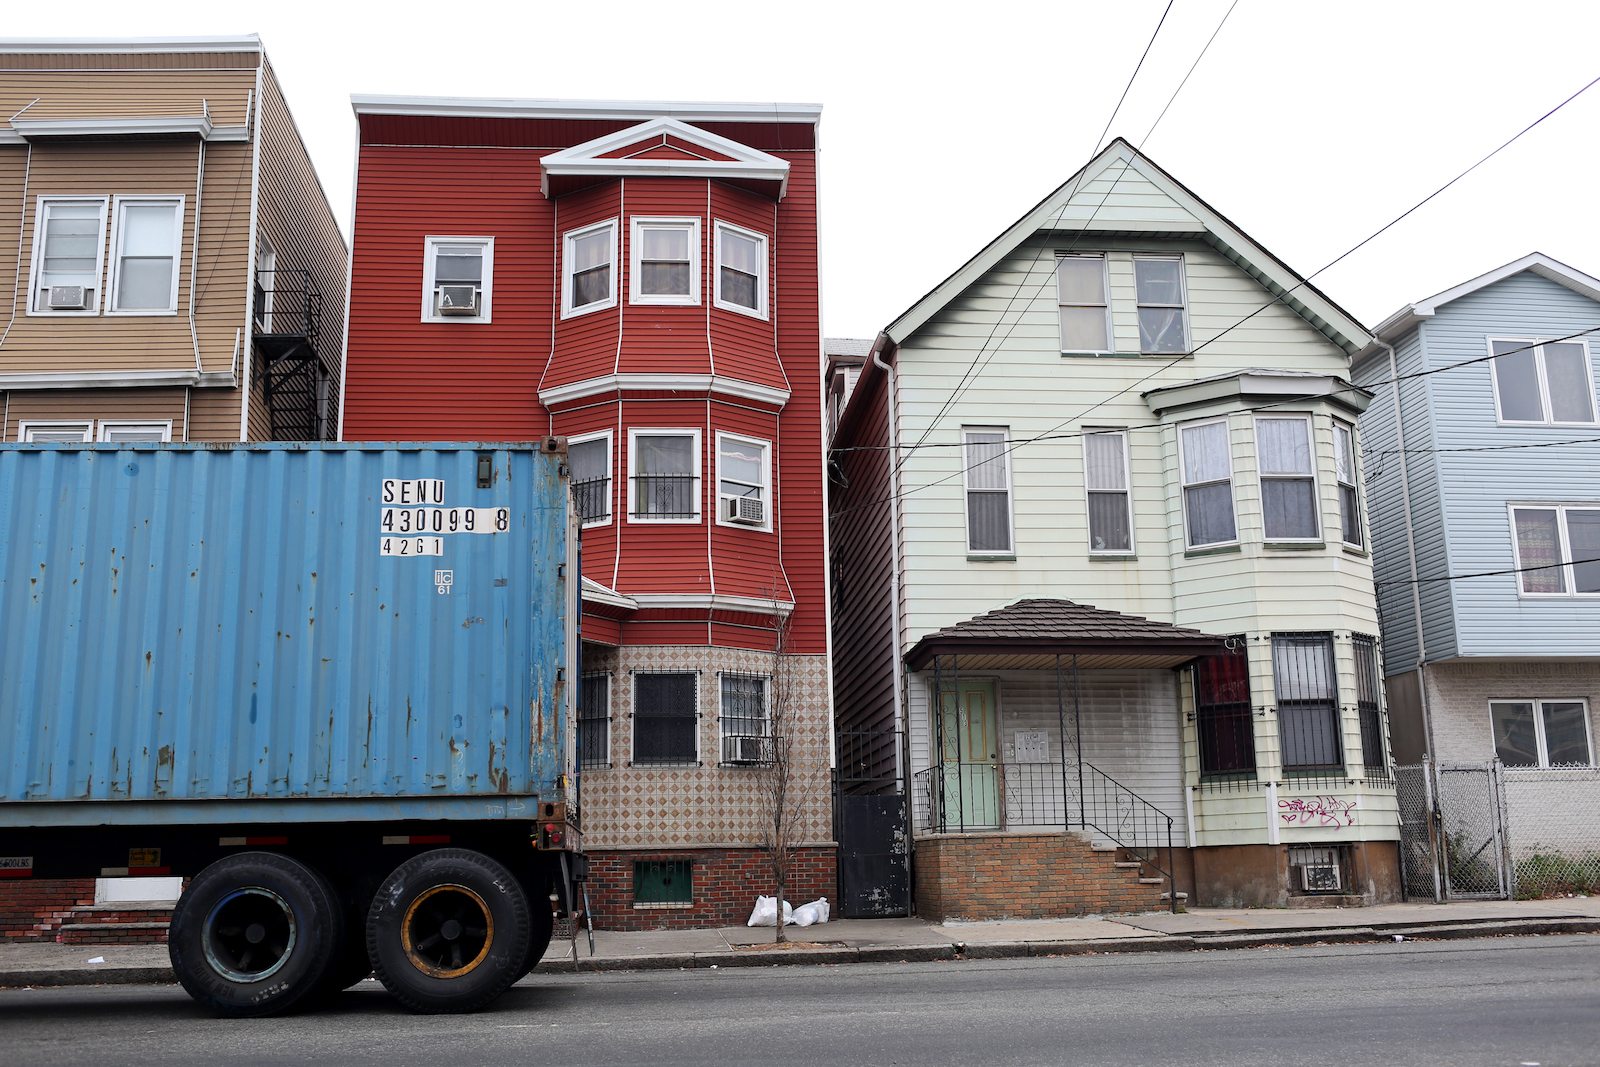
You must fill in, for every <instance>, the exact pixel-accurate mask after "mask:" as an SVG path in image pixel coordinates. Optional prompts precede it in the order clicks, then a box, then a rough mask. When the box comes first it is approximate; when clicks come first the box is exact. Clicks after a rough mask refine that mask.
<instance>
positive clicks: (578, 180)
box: [539, 118, 789, 200]
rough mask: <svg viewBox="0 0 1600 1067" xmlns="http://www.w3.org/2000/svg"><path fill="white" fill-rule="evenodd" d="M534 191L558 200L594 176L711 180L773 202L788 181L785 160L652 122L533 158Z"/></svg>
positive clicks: (692, 129)
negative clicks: (536, 185)
mask: <svg viewBox="0 0 1600 1067" xmlns="http://www.w3.org/2000/svg"><path fill="white" fill-rule="evenodd" d="M539 169H540V171H541V172H542V176H541V181H540V188H541V190H542V191H543V192H544V195H545V196H558V195H560V194H561V193H563V192H566V191H567V190H568V188H569V187H571V186H574V185H575V184H582V183H583V182H584V179H588V178H594V177H633V176H638V177H653V178H716V179H718V180H721V181H726V182H731V183H733V184H735V185H742V186H744V187H745V188H757V189H760V190H761V191H763V192H767V193H768V194H769V195H772V196H775V197H777V198H778V199H780V200H781V199H783V194H784V190H785V188H786V186H787V185H788V181H789V161H788V160H786V159H779V158H778V157H777V156H774V155H771V154H769V153H766V152H763V151H761V150H760V149H759V148H751V147H750V146H749V145H744V144H740V143H739V142H738V141H735V140H732V139H731V138H727V137H721V136H719V135H717V134H714V133H712V132H710V131H709V130H703V129H700V128H699V127H698V126H690V125H689V124H688V123H686V122H680V121H678V120H677V119H674V118H656V119H651V120H650V121H648V122H641V123H639V124H638V125H637V126H629V127H628V128H627V129H625V130H618V131H617V132H615V133H608V134H606V135H605V136H603V137H596V138H595V139H594V140H592V141H585V142H584V143H583V144H579V145H573V146H572V147H571V148H565V149H562V150H561V151H560V152H554V153H552V154H550V155H548V156H544V157H542V158H540V160H539Z"/></svg>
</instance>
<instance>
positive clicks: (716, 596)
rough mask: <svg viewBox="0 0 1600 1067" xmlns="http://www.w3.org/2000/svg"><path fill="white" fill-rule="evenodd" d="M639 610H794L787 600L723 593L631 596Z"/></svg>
mask: <svg viewBox="0 0 1600 1067" xmlns="http://www.w3.org/2000/svg"><path fill="white" fill-rule="evenodd" d="M629 596H630V597H631V598H632V599H633V600H634V601H635V602H636V603H637V604H638V605H639V607H641V608H675V609H680V610H682V609H687V610H690V611H747V612H752V613H754V614H757V615H778V616H783V615H788V614H789V613H790V612H791V611H793V610H794V602H793V601H789V600H763V599H762V598H761V597H755V596H733V595H731V594H727V593H631V594H629Z"/></svg>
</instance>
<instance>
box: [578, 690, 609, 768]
mask: <svg viewBox="0 0 1600 1067" xmlns="http://www.w3.org/2000/svg"><path fill="white" fill-rule="evenodd" d="M610 734H611V672H610V671H590V672H588V673H586V674H585V675H584V676H583V679H582V688H581V689H580V690H579V693H578V769H579V770H580V771H582V770H589V769H591V768H594V767H609V766H611V751H610V749H611V745H610V740H611V738H610Z"/></svg>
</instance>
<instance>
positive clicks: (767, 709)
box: [716, 671, 772, 767]
mask: <svg viewBox="0 0 1600 1067" xmlns="http://www.w3.org/2000/svg"><path fill="white" fill-rule="evenodd" d="M727 674H731V675H733V676H734V677H736V678H752V679H755V680H757V681H759V682H760V683H761V721H762V722H763V723H764V724H765V725H766V732H765V733H763V734H760V735H758V736H761V737H771V736H772V675H770V674H759V673H756V672H752V671H718V672H717V674H716V677H717V757H718V758H717V763H718V764H719V765H720V766H723V767H749V766H758V764H750V763H744V762H737V763H735V762H729V761H728V760H727V759H726V758H724V757H725V754H726V752H727V747H728V738H729V737H749V736H751V735H749V734H729V733H728V719H729V718H730V717H731V716H729V715H728V714H726V711H727V708H726V705H724V704H723V702H722V696H723V694H722V677H723V675H727Z"/></svg>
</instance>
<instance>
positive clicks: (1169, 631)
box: [906, 599, 1225, 671]
mask: <svg viewBox="0 0 1600 1067" xmlns="http://www.w3.org/2000/svg"><path fill="white" fill-rule="evenodd" d="M1224 640H1225V639H1224V638H1221V637H1213V636H1212V635H1210V634H1207V633H1202V632H1201V631H1199V630H1191V629H1189V628H1187V627H1184V626H1173V625H1172V624H1171V623H1165V622H1155V621H1154V620H1151V619H1146V618H1142V617H1140V616H1138V615H1124V614H1123V613H1122V612H1120V611H1108V610H1106V609H1104V608H1097V607H1095V606H1093V605H1092V604H1075V603H1073V602H1072V601H1070V600H1047V599H1031V600H1019V601H1017V602H1016V603H1015V604H1010V605H1007V606H1006V607H1003V608H998V609H996V610H995V611H991V612H987V613H985V614H983V615H978V616H976V617H974V618H971V619H967V620H966V621H965V622H958V623H956V624H955V625H954V626H946V627H945V628H944V629H942V630H937V631H935V632H933V633H931V634H928V635H927V636H926V637H924V638H922V640H920V641H918V642H917V643H916V645H915V646H913V647H912V649H911V651H910V652H907V653H906V665H907V666H908V667H910V668H911V669H912V670H914V671H920V670H922V669H923V668H924V667H926V666H927V665H928V664H929V663H931V662H933V659H934V657H935V656H949V655H955V656H959V657H960V660H959V666H961V667H963V668H969V667H970V668H971V669H973V670H1046V669H1051V668H1054V667H1055V665H1056V657H1057V656H1072V655H1075V656H1077V657H1078V666H1079V667H1082V668H1084V669H1087V670H1112V669H1119V668H1120V669H1127V668H1136V667H1147V668H1148V667H1156V668H1159V667H1179V666H1182V665H1183V664H1185V663H1188V662H1189V661H1190V660H1193V659H1197V658H1199V657H1201V656H1214V655H1217V654H1219V653H1220V652H1222V650H1223V643H1224Z"/></svg>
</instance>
